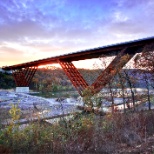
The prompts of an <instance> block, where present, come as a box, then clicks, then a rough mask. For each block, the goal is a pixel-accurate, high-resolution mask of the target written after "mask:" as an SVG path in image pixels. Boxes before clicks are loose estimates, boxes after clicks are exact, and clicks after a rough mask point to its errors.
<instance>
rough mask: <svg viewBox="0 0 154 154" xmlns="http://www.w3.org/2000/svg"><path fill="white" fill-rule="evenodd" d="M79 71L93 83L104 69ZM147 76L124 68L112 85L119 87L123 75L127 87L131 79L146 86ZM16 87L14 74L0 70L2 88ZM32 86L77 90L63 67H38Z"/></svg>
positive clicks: (35, 88)
mask: <svg viewBox="0 0 154 154" xmlns="http://www.w3.org/2000/svg"><path fill="white" fill-rule="evenodd" d="M79 72H80V73H81V74H82V76H83V78H84V79H85V80H86V81H87V83H88V84H89V85H91V84H92V83H93V82H94V81H95V80H96V78H97V77H98V76H99V75H100V74H101V72H102V70H101V69H93V70H90V69H79ZM145 76H146V77H147V78H151V74H150V73H148V72H146V71H143V70H142V71H140V70H138V69H123V70H122V71H121V72H120V73H118V74H117V75H116V76H115V77H114V79H113V80H112V87H114V88H118V83H120V79H121V77H122V78H123V82H124V85H125V87H126V88H127V87H129V82H130V81H131V83H132V84H133V86H134V87H136V88H145V87H146V80H144V77H145ZM151 82H152V81H151ZM14 87H15V82H14V79H13V77H12V74H8V73H2V72H0V88H2V89H9V88H14ZM30 88H31V89H33V90H36V91H41V92H44V93H46V92H57V91H65V90H75V89H74V87H73V85H72V83H71V82H70V80H69V79H68V77H67V76H66V75H65V73H64V71H63V70H62V69H61V68H51V69H46V68H42V69H38V70H37V72H36V74H35V75H34V77H33V80H32V82H31V84H30Z"/></svg>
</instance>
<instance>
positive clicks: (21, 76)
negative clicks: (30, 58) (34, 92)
mask: <svg viewBox="0 0 154 154" xmlns="http://www.w3.org/2000/svg"><path fill="white" fill-rule="evenodd" d="M36 70H37V67H27V68H22V69H16V70H13V71H12V75H13V77H14V80H15V83H16V86H18V87H28V86H29V84H30V82H31V80H32V78H33V76H34V74H35V72H36Z"/></svg>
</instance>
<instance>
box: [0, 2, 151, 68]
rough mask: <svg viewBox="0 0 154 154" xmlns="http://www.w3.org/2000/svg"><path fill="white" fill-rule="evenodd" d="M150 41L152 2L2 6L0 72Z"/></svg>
mask: <svg viewBox="0 0 154 154" xmlns="http://www.w3.org/2000/svg"><path fill="white" fill-rule="evenodd" d="M150 36H154V0H0V67H1V66H6V65H14V64H18V63H23V62H28V61H33V60H37V59H42V58H48V57H52V56H56V55H61V54H65V53H70V52H75V51H79V50H84V49H89V48H95V47H100V46H103V45H109V44H114V43H120V42H125V41H129V40H134V39H139V38H145V37H150ZM84 63H85V62H81V63H80V66H84ZM86 64H88V63H85V65H86Z"/></svg>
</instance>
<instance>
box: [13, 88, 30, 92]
mask: <svg viewBox="0 0 154 154" xmlns="http://www.w3.org/2000/svg"><path fill="white" fill-rule="evenodd" d="M15 91H16V92H17V93H29V87H16V90H15Z"/></svg>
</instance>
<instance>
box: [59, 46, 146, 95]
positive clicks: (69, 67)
mask: <svg viewBox="0 0 154 154" xmlns="http://www.w3.org/2000/svg"><path fill="white" fill-rule="evenodd" d="M141 48H143V47H141V46H140V47H131V48H124V49H122V50H121V51H120V52H119V53H118V55H117V56H116V57H115V58H114V59H113V61H112V62H111V63H110V64H109V66H108V67H107V68H106V69H105V70H104V71H103V72H102V73H101V75H100V76H98V78H97V79H96V80H95V82H94V83H93V84H92V85H91V86H90V87H91V89H92V94H95V93H98V92H100V91H101V89H102V88H103V87H105V86H106V84H108V83H109V82H110V81H111V80H112V78H113V77H114V76H115V75H116V74H117V73H118V72H119V71H120V70H121V69H122V68H123V67H124V65H125V64H126V63H127V62H128V61H129V60H130V59H131V58H132V57H133V56H134V55H135V53H136V52H137V51H138V50H141ZM58 62H59V64H60V65H61V67H62V68H63V70H64V72H65V73H66V75H67V76H68V78H69V79H70V81H71V82H72V84H73V85H74V87H75V88H76V90H77V91H78V92H79V94H80V95H81V96H83V95H82V92H83V90H85V89H86V88H88V87H89V85H88V83H87V82H86V81H85V80H84V79H83V77H82V76H81V74H80V73H79V71H78V70H77V68H76V67H75V66H74V65H73V63H72V62H70V61H69V62H67V61H61V60H59V61H58Z"/></svg>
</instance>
